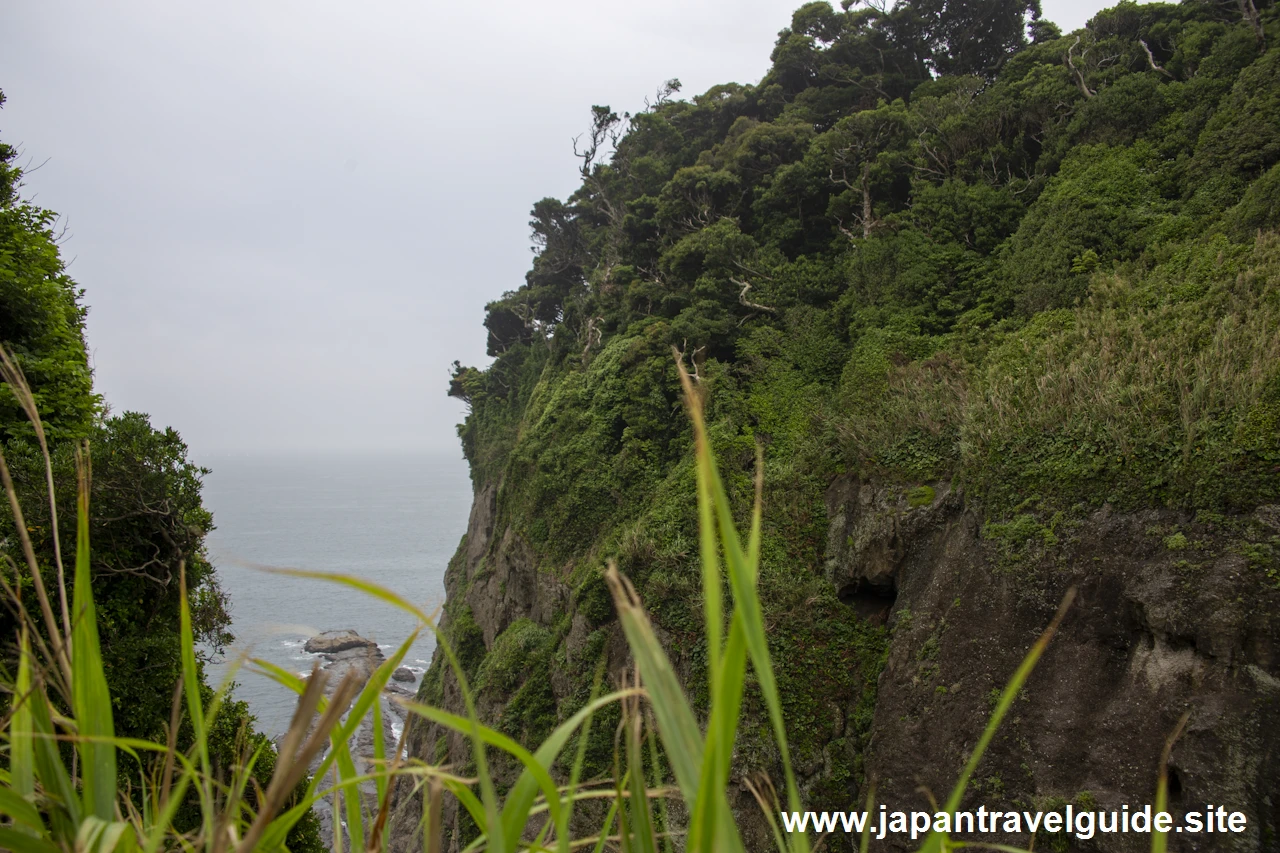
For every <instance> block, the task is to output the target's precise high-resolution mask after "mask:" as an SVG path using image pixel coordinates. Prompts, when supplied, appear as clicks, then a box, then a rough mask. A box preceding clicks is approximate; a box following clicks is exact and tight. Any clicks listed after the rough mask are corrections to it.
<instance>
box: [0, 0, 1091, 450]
mask: <svg viewBox="0 0 1280 853" xmlns="http://www.w3.org/2000/svg"><path fill="white" fill-rule="evenodd" d="M800 5H802V0H682V1H681V0H646V2H636V0H630V2H620V0H543V2H541V3H529V2H511V0H492V2H487V3H476V2H458V1H457V0H455V2H452V3H442V2H402V0H397V2H354V0H348V2H345V3H335V2H328V0H325V2H292V1H291V0H279V2H277V0H266V2H261V0H260V1H259V2H243V0H230V2H218V3H208V2H206V3H194V2H178V3H175V2H172V0H156V2H112V3H96V2H88V0H82V2H77V3H68V2H57V0H54V2H35V0H29V1H28V2H24V0H15V2H13V3H10V4H6V9H5V12H4V18H5V21H4V25H3V26H2V27H0V89H3V90H4V92H5V94H6V96H7V97H8V103H7V105H6V106H5V108H4V109H3V110H0V138H3V139H4V140H5V141H7V142H9V143H12V144H16V145H20V146H21V147H22V149H23V151H24V155H25V156H24V160H23V162H26V161H27V160H30V161H32V162H34V163H37V164H38V163H40V162H42V161H44V160H46V159H47V160H48V162H47V163H46V164H45V165H44V166H43V167H42V168H40V169H39V171H36V172H34V173H32V174H30V175H29V176H28V178H27V182H26V183H27V187H26V192H27V194H28V195H32V194H34V195H35V196H36V201H37V202H38V203H39V204H42V205H44V206H45V207H49V208H52V209H54V210H57V211H59V212H60V213H62V214H64V216H65V221H66V223H67V225H68V226H69V239H68V240H67V241H66V243H65V244H64V246H63V251H64V254H65V256H66V257H67V258H68V259H71V258H74V262H73V263H72V265H71V273H72V275H73V276H75V278H76V279H77V281H78V282H79V283H80V284H81V285H82V286H83V287H84V288H85V289H86V292H87V293H86V301H87V303H88V304H89V306H90V314H89V345H90V349H91V352H92V355H93V363H94V367H95V370H96V381H97V387H98V390H99V391H101V392H102V393H104V394H105V395H106V398H107V400H108V402H109V403H110V404H111V406H112V408H113V409H115V410H116V411H124V410H127V409H133V410H140V411H145V412H149V413H151V415H152V416H153V422H154V423H156V425H157V426H164V425H172V426H175V427H176V428H178V430H179V431H180V432H182V434H183V436H184V437H185V438H186V439H187V441H188V443H189V444H190V445H191V447H192V451H193V454H194V455H195V457H196V458H197V459H202V458H207V457H209V456H210V455H217V454H220V453H227V452H243V451H259V452H282V451H288V450H296V451H317V450H345V451H351V450H397V451H403V450H414V449H417V450H445V449H449V448H456V446H457V438H456V435H455V433H454V424H455V423H457V422H458V420H460V418H461V415H462V407H461V405H460V404H458V403H456V402H455V401H453V400H450V399H448V398H447V397H446V396H445V386H446V382H447V377H448V368H449V364H450V363H451V362H452V361H453V360H454V359H455V358H456V359H460V360H461V361H462V362H463V363H464V364H465V363H470V364H483V363H485V362H486V358H485V355H484V339H485V335H484V329H483V327H482V326H481V322H482V320H483V313H484V303H485V302H486V301H488V300H491V299H493V298H495V297H497V296H498V295H500V294H501V293H502V292H503V291H506V290H510V289H513V288H515V287H517V286H518V285H519V284H520V283H521V282H522V281H523V276H524V272H525V270H526V269H527V268H528V266H529V262H530V257H531V255H530V252H529V239H528V227H527V221H528V211H529V208H530V206H531V205H532V203H533V202H534V201H536V200H537V199H539V198H542V197H544V196H557V197H561V198H563V197H564V196H566V195H568V194H569V193H570V192H572V191H573V189H574V188H575V187H576V185H577V181H576V180H575V178H576V176H577V173H576V171H575V167H576V161H575V160H574V159H573V156H572V151H571V148H570V139H571V138H572V137H573V136H574V135H576V134H577V133H579V132H581V131H582V130H583V129H584V127H585V126H586V123H587V118H588V110H589V108H590V106H591V105H592V104H597V103H607V104H610V105H611V106H613V107H614V109H616V110H619V111H621V110H624V109H627V110H635V109H637V108H638V107H639V106H641V104H642V101H643V99H644V97H645V95H647V94H650V93H652V92H653V90H654V89H655V88H656V87H657V86H658V85H659V84H660V83H661V82H662V81H663V80H666V79H668V78H670V77H678V78H680V80H681V81H682V82H683V83H684V90H683V94H684V95H685V96H692V95H694V94H697V93H700V92H703V91H705V90H706V89H708V88H710V87H711V86H712V85H714V84H716V83H723V82H728V81H737V82H741V83H754V82H756V81H758V80H759V79H760V77H761V76H762V75H763V74H764V72H765V70H766V69H767V68H768V63H769V52H770V50H771V49H772V46H773V42H774V39H775V37H776V35H777V32H778V30H780V29H782V28H783V27H784V26H786V25H787V24H788V22H789V20H790V14H791V12H792V11H793V9H794V8H795V7H798V6H800ZM1104 5H1110V4H1109V3H1108V4H1104V3H1103V2H1102V0H1044V11H1045V16H1046V17H1047V18H1049V19H1050V20H1052V21H1054V22H1055V23H1057V24H1059V25H1060V26H1061V27H1062V29H1063V30H1064V31H1070V30H1071V29H1074V28H1076V27H1079V26H1083V24H1084V22H1085V20H1086V19H1087V18H1088V17H1089V16H1090V15H1092V14H1093V13H1094V12H1096V11H1097V10H1098V9H1100V8H1103V6H1104Z"/></svg>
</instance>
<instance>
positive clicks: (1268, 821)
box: [392, 477, 1280, 851]
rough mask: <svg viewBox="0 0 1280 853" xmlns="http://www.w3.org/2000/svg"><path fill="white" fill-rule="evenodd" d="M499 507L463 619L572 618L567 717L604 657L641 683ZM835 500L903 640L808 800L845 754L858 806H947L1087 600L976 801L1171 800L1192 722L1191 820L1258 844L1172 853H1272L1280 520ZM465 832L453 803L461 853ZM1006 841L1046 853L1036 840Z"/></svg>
mask: <svg viewBox="0 0 1280 853" xmlns="http://www.w3.org/2000/svg"><path fill="white" fill-rule="evenodd" d="M497 492H498V490H497V488H496V486H495V485H493V484H486V485H485V486H483V487H482V488H480V489H479V490H478V491H477V492H476V497H475V503H474V506H473V509H472V513H471V519H470V524H469V526H468V530H467V534H466V537H465V538H464V540H463V542H462V544H461V545H460V547H459V550H458V553H457V555H456V556H455V558H454V560H453V562H452V563H451V565H450V567H449V570H448V572H447V574H446V588H447V591H448V595H449V597H450V600H451V601H452V602H461V603H465V605H466V609H467V612H468V613H469V618H471V619H473V620H474V627H473V628H471V630H472V631H474V632H475V633H476V634H477V635H478V636H477V637H476V639H477V640H478V641H480V642H482V643H483V645H484V648H485V649H486V650H491V649H492V648H493V647H494V645H495V642H497V640H498V638H499V637H501V636H502V635H503V633H504V632H505V631H507V630H508V629H509V628H511V626H513V625H514V624H515V623H517V622H518V621H520V620H529V621H530V622H532V623H534V624H535V625H539V626H544V627H550V626H552V625H555V624H557V623H559V624H561V625H564V624H565V622H566V620H567V621H568V624H569V627H568V629H567V630H564V631H563V632H562V637H563V639H562V640H560V644H561V649H562V652H561V654H560V655H559V656H558V658H557V663H556V665H555V666H553V667H552V671H551V673H550V684H551V690H552V692H553V693H554V695H555V697H556V701H557V702H558V703H560V702H564V701H566V700H567V699H568V698H569V696H570V693H571V688H570V686H569V684H570V681H571V679H570V678H569V677H568V674H570V673H572V672H573V671H574V670H575V668H576V669H581V668H584V667H586V668H591V667H594V666H595V664H596V661H597V660H598V658H599V656H600V655H604V656H606V657H607V659H608V662H609V663H608V666H609V667H610V668H612V669H617V668H621V667H623V666H624V665H625V663H626V652H625V645H624V644H623V643H622V641H621V639H620V637H618V636H617V632H616V631H614V632H612V633H611V634H610V636H609V638H608V639H607V640H606V641H605V643H604V644H603V646H602V647H598V648H596V649H594V653H595V657H592V658H591V659H590V660H587V659H585V658H584V657H583V649H584V648H585V646H586V645H587V643H586V639H585V638H586V637H587V635H588V633H589V630H590V627H589V622H588V620H587V619H586V618H585V617H584V616H583V614H582V613H580V612H576V611H575V610H574V607H575V603H574V602H573V601H572V600H571V596H570V589H569V586H568V584H567V583H566V582H565V581H564V580H562V579H560V578H558V577H557V576H556V574H555V573H554V572H549V571H547V570H546V569H539V568H538V566H537V564H536V560H535V556H534V553H533V551H532V549H531V548H530V546H529V545H528V544H527V543H526V541H525V540H524V538H523V537H522V536H521V534H520V532H519V531H518V530H515V529H513V528H512V527H510V526H503V525H500V524H498V522H497V516H498V513H497ZM826 501H827V512H828V518H829V530H828V536H827V540H828V541H827V547H826V561H825V565H823V566H815V567H814V571H815V572H823V573H825V577H826V580H827V581H828V582H829V583H830V584H831V585H832V588H833V589H834V590H835V592H836V594H837V595H838V597H839V599H840V601H841V602H843V603H844V604H846V605H848V608H849V611H848V618H849V619H850V620H867V621H870V622H872V623H873V624H883V625H886V626H887V627H888V630H889V640H888V656H887V663H886V664H885V667H884V670H883V672H882V674H881V675H880V679H879V685H878V691H877V695H876V698H875V705H874V715H873V719H872V722H871V726H870V738H869V742H867V741H865V740H864V741H863V742H862V743H861V745H860V744H859V742H858V741H857V740H855V739H852V738H849V737H846V734H847V731H846V729H851V728H852V722H851V720H852V717H853V714H854V711H855V709H854V708H853V707H843V708H839V709H836V710H837V712H838V713H836V714H835V715H834V719H835V725H833V726H832V727H831V728H830V729H829V730H826V729H824V730H823V731H821V732H818V733H816V746H815V748H814V749H813V750H812V751H811V752H809V753H808V755H807V757H802V758H801V760H799V761H798V767H797V769H798V772H799V775H800V778H801V783H802V789H804V790H805V791H806V792H813V791H815V790H817V789H818V788H819V787H820V786H822V785H824V784H829V783H830V782H831V780H830V779H829V778H828V777H829V776H830V775H831V772H832V766H833V765H835V764H836V763H838V762H837V761H836V759H837V758H838V755H837V753H838V752H840V751H848V750H854V749H859V750H861V751H862V754H861V755H859V756H855V758H857V759H858V762H859V764H860V765H861V767H862V769H863V772H862V774H861V776H860V778H858V779H854V780H847V781H846V782H845V784H846V785H847V791H848V794H849V795H851V797H852V798H853V799H857V798H860V797H863V796H865V788H866V783H867V782H869V781H874V782H875V784H876V791H877V794H876V796H877V800H878V802H881V803H887V804H889V805H890V806H891V807H895V806H896V807H901V808H904V809H912V808H916V809H923V808H926V807H927V802H928V800H927V797H926V795H925V794H923V793H922V789H923V790H926V791H930V792H932V793H933V795H934V796H936V797H937V798H938V799H942V798H944V797H945V795H946V793H947V792H948V791H949V790H950V787H951V785H952V784H953V782H954V780H955V778H956V776H957V774H958V773H959V771H960V769H961V767H962V766H963V764H964V762H965V760H966V758H967V756H968V754H969V751H970V750H971V749H972V748H973V746H974V744H975V743H976V741H977V739H978V736H979V735H980V734H981V732H982V729H983V727H984V725H985V724H986V720H987V718H988V716H989V714H990V711H991V709H992V707H993V704H994V700H995V697H996V696H997V695H998V693H999V691H1000V689H1001V688H1002V687H1003V685H1004V683H1005V682H1006V680H1007V679H1008V677H1009V676H1010V675H1011V674H1012V673H1013V671H1014V670H1015V669H1016V667H1017V665H1018V663H1019V662H1020V661H1021V659H1022V657H1023V656H1024V655H1025V653H1026V652H1027V650H1028V649H1029V648H1030V646H1031V644H1032V643H1033V642H1034V641H1035V639H1036V637H1037V636H1038V635H1039V634H1040V632H1041V631H1042V630H1043V629H1044V627H1045V626H1046V625H1047V623H1048V622H1049V620H1050V619H1051V617H1052V615H1053V613H1054V611H1055V609H1056V607H1057V606H1058V604H1059V602H1060V600H1061V599H1062V597H1063V595H1064V594H1065V592H1066V591H1067V590H1068V589H1069V588H1071V587H1075V588H1076V589H1077V591H1078V596H1077V599H1076V602H1075V604H1074V606H1073V607H1072V609H1071V610H1070V612H1069V615H1068V617H1067V618H1066V620H1065V621H1064V623H1063V625H1062V627H1061V630H1060V632H1059V634H1058V635H1057V637H1056V638H1055V639H1054V641H1053V643H1052V644H1051V646H1050V648H1049V651H1048V652H1047V654H1046V655H1045V657H1044V658H1043V659H1042V661H1041V663H1040V666H1039V668H1038V670H1037V671H1036V673H1035V674H1034V675H1033V677H1032V680H1031V681H1030V683H1029V684H1028V685H1027V687H1026V688H1025V690H1024V691H1023V695H1022V697H1021V698H1020V699H1019V700H1018V702H1017V705H1016V707H1015V710H1014V712H1013V713H1012V715H1011V717H1010V718H1009V719H1008V721H1007V723H1006V724H1005V726H1004V727H1003V729H1002V730H1001V732H1000V733H999V734H998V735H997V738H996V740H995V742H994V744H993V746H992V748H991V749H990V751H989V752H988V754H987V757H986V758H985V759H984V760H983V762H982V764H981V766H980V767H979V770H978V773H977V775H976V777H975V780H974V782H973V784H972V785H971V787H970V792H969V795H968V798H967V802H968V803H971V804H972V805H973V806H974V807H977V806H978V805H980V804H986V805H988V806H989V807H992V808H995V807H998V806H1006V805H1014V804H1016V805H1018V806H1019V807H1022V808H1055V807H1061V806H1064V805H1065V804H1066V803H1074V804H1075V805H1076V807H1077V808H1082V807H1088V808H1095V807H1096V808H1104V809H1111V808H1119V807H1120V806H1121V805H1122V804H1125V803H1128V804H1130V805H1132V806H1141V805H1142V804H1145V803H1148V802H1150V801H1151V799H1152V797H1153V796H1154V788H1155V781H1156V771H1157V765H1158V760H1159V755H1160V752H1161V749H1162V747H1163V745H1164V742H1165V739H1166V737H1167V736H1168V734H1169V733H1170V731H1171V730H1172V729H1173V728H1174V726H1175V725H1176V722H1177V720H1178V718H1179V717H1180V716H1181V714H1182V713H1183V712H1184V711H1186V710H1190V711H1191V718H1190V723H1189V726H1188V728H1187V731H1186V733H1185V734H1184V736H1183V737H1182V739H1181V740H1180V741H1179V742H1178V744H1177V746H1176V747H1175V749H1174V751H1173V759H1172V771H1171V805H1172V808H1173V809H1174V810H1175V811H1176V810H1179V809H1186V808H1190V807H1202V806H1203V805H1204V804H1205V803H1214V804H1224V805H1227V806H1228V807H1229V808H1231V809H1233V810H1241V811H1244V812H1246V813H1247V814H1248V816H1249V818H1250V824H1249V825H1250V831H1249V833H1247V834H1246V835H1243V836H1226V835H1218V836H1200V837H1198V838H1197V839H1195V840H1192V839H1191V838H1189V837H1188V838H1179V839H1175V843H1174V845H1173V846H1172V847H1171V849H1182V850H1188V851H1190V850H1266V849H1274V845H1275V844H1276V843H1277V838H1278V837H1280V836H1277V828H1278V827H1280V803H1277V802H1276V800H1275V798H1274V790H1273V788H1274V780H1275V779H1277V778H1280V748H1278V747H1280V659H1278V658H1277V653H1278V652H1280V607H1278V606H1277V605H1280V592H1277V589H1276V585H1275V582H1274V579H1272V578H1271V577H1269V576H1268V574H1267V570H1266V564H1265V561H1262V562H1259V554H1260V553H1262V552H1260V551H1259V547H1258V544H1257V543H1259V542H1264V543H1274V542H1275V541H1276V539H1275V537H1277V536H1280V508H1277V507H1263V508H1260V509H1258V510H1257V511H1256V512H1254V513H1253V514H1251V515H1248V516H1240V517H1235V518H1223V517H1202V518H1200V519H1199V520H1197V519H1194V518H1188V517H1184V516H1182V515H1179V514H1177V513H1173V512H1165V511H1147V512H1137V513H1113V512H1111V511H1110V510H1108V509H1106V508H1104V509H1102V510H1099V511H1096V512H1093V513H1092V514H1089V515H1080V516H1077V517H1074V518H1067V519H1064V518H1061V517H1056V518H1054V519H1050V520H1049V521H1048V522H1044V523H1042V522H1040V521H1036V520H1035V519H1034V518H1033V517H1032V516H1030V515H1026V516H1019V517H1018V519H1016V520H1015V521H1014V522H1009V523H1007V524H987V525H984V524H982V523H981V521H980V520H979V517H978V515H977V514H976V512H975V511H974V509H973V508H971V507H968V506H967V505H966V501H965V499H964V496H963V495H962V494H960V493H959V492H957V491H954V490H953V489H952V488H951V487H950V485H949V484H948V483H945V482H943V483H934V484H930V485H927V486H917V487H915V488H912V489H904V488H902V487H900V486H885V485H876V484H869V483H865V482H861V481H859V480H857V479H855V478H852V477H841V478H838V479H836V480H835V481H834V482H833V483H832V484H831V486H830V488H829V489H828V491H827V495H826ZM1268 553H1269V552H1268ZM451 612H453V613H457V612H459V611H458V610H456V609H454V608H452V607H451ZM566 614H568V615H566ZM455 627H456V626H455ZM832 651H833V652H836V651H838V650H832ZM437 657H438V656H437ZM676 657H677V658H678V655H676ZM834 659H835V657H834V655H833V660H834ZM440 665H441V662H440V661H439V660H437V661H436V662H435V663H434V664H433V666H434V667H436V668H439V667H440ZM464 665H465V662H464ZM779 665H780V666H786V661H785V660H782V661H779ZM439 685H440V687H439V691H440V692H439V694H438V695H437V696H436V697H435V698H437V699H438V700H439V701H441V702H442V703H443V704H444V705H445V706H446V707H448V708H450V709H452V710H455V711H461V710H462V701H461V697H460V694H459V693H458V690H457V687H456V684H455V683H454V682H453V680H452V678H449V677H444V678H442V679H441V680H440V682H439ZM423 690H424V693H425V692H426V691H427V690H428V687H427V686H426V684H425V682H424V688H423ZM481 696H482V702H481V708H480V710H481V713H482V714H483V715H484V716H485V717H486V718H487V719H488V720H490V721H494V722H497V723H498V724H499V725H501V724H502V720H503V714H504V710H505V709H504V707H503V706H502V704H501V702H500V701H495V700H493V698H492V697H490V698H489V699H488V700H485V699H484V696H485V694H484V693H483V692H482V693H481ZM424 698H430V697H424ZM407 737H408V748H409V751H410V754H411V755H414V756H417V757H419V758H424V759H428V760H432V761H436V762H439V761H447V762H449V763H450V764H452V765H453V766H454V767H457V768H461V767H466V766H467V765H468V763H469V761H470V757H471V756H470V746H469V745H468V744H467V743H466V741H465V740H463V739H462V738H460V737H458V736H456V735H453V734H450V733H448V732H446V731H444V730H442V729H440V728H439V727H437V726H433V725H421V724H411V725H410V728H409V732H408V735H407ZM514 769H515V768H508V771H509V772H513V771H514ZM747 769H749V768H747ZM500 772H501V768H500ZM744 772H746V771H745V769H744ZM446 799H448V798H446ZM741 800H742V802H741V804H742V807H743V814H744V816H745V817H746V819H747V823H748V825H747V826H746V827H745V830H746V837H747V838H749V839H750V838H753V837H756V836H757V833H754V832H753V831H752V827H751V825H750V824H751V815H750V813H751V810H752V808H753V806H751V804H750V802H749V798H747V797H746V796H745V794H744V796H743V797H742V798H741ZM420 816H421V804H420V800H419V798H418V797H417V796H414V795H412V793H411V790H410V786H408V785H407V784H404V785H402V788H401V790H400V792H399V795H398V797H397V802H396V808H395V817H394V819H393V823H392V839H393V841H392V846H393V849H395V850H410V849H413V848H414V847H415V846H416V845H417V844H419V843H420V842H419V841H418V840H417V839H418V838H419V837H420V836H418V834H417V831H416V827H417V826H418V821H419V820H420ZM460 820H465V817H464V816H462V815H460V814H459V813H458V810H457V808H456V807H454V806H453V805H452V803H450V802H446V807H445V827H446V830H447V834H448V836H449V837H450V839H451V841H452V842H453V843H454V844H457V841H458V839H459V838H460V836H461V834H462V833H461V832H460V830H461V827H460V824H459V821H460ZM759 829H760V833H759V834H758V838H759V841H760V842H761V843H762V844H764V845H765V846H768V843H769V842H768V836H767V835H766V834H765V833H764V827H763V825H762V826H760V827H759ZM1004 840H1005V841H1006V842H1008V843H1014V844H1020V845H1027V844H1029V843H1031V839H1030V838H1029V837H1028V836H1027V835H1025V834H1024V835H1022V836H1014V837H1010V838H1006V839H1004ZM832 841H833V842H835V843H836V844H837V845H838V844H840V843H843V841H842V840H841V839H836V838H833V839H832ZM885 843H886V844H889V843H890V842H889V840H887V841H886V842H885ZM895 843H897V842H895ZM1146 844H1147V841H1146V836H1142V835H1115V836H1095V838H1094V839H1093V840H1092V841H1090V842H1080V841H1077V840H1075V839H1068V838H1065V837H1056V838H1055V837H1041V838H1038V839H1036V840H1035V849H1052V850H1074V849H1081V850H1086V849H1087V850H1098V851H1129V850H1139V849H1145V848H1146ZM1178 844H1181V845H1182V846H1181V847H1178V846H1177V845H1178ZM1073 845H1083V846H1078V847H1077V846H1073ZM907 846H908V843H907V842H906V841H902V842H901V843H898V844H897V847H894V846H892V845H891V846H889V847H886V848H884V849H906V847H907ZM446 849H449V847H446Z"/></svg>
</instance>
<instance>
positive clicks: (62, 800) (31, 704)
mask: <svg viewBox="0 0 1280 853" xmlns="http://www.w3.org/2000/svg"><path fill="white" fill-rule="evenodd" d="M27 695H28V696H29V699H28V701H27V703H26V706H27V708H28V710H30V712H31V732H32V746H33V750H32V751H33V753H34V756H35V777H36V779H37V781H39V783H40V787H41V788H43V789H44V794H45V797H47V798H48V799H49V800H51V801H52V802H51V804H50V806H51V807H50V808H49V822H50V824H51V826H52V829H53V834H54V837H55V838H58V839H65V840H66V841H68V842H70V841H72V840H73V839H74V837H75V831H76V827H78V826H79V825H80V817H81V814H82V812H81V806H80V797H79V795H78V794H77V793H76V789H75V786H74V785H73V784H72V783H71V775H70V774H69V773H68V772H67V768H66V766H65V765H64V764H63V763H62V753H61V751H60V750H59V749H58V740H57V735H56V733H55V731H54V728H53V717H52V715H51V713H50V709H49V700H48V699H47V698H46V697H45V695H44V691H43V690H41V689H40V686H39V684H38V683H37V684H36V685H35V686H34V687H33V689H32V690H31V692H30V693H28V694H27Z"/></svg>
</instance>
